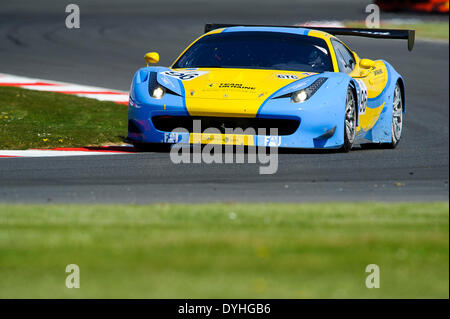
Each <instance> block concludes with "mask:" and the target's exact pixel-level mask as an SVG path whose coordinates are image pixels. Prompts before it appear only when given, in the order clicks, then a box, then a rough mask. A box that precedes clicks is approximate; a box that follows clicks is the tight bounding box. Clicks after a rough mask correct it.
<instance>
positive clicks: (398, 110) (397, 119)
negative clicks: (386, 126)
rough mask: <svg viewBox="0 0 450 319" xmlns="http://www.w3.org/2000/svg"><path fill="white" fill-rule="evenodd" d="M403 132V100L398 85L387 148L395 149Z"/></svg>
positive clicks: (395, 92)
mask: <svg viewBox="0 0 450 319" xmlns="http://www.w3.org/2000/svg"><path fill="white" fill-rule="evenodd" d="M402 131H403V98H402V89H401V88H400V85H399V83H397V84H396V85H395V90H394V102H393V106H392V142H391V143H388V146H389V147H391V148H395V147H396V146H397V145H398V143H399V142H400V138H401V137H402Z"/></svg>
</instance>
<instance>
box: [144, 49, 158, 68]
mask: <svg viewBox="0 0 450 319" xmlns="http://www.w3.org/2000/svg"><path fill="white" fill-rule="evenodd" d="M144 59H145V62H147V66H148V65H149V64H150V63H158V62H159V54H158V52H149V53H147V54H146V55H145V56H144Z"/></svg>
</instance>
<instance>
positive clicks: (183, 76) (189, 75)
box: [161, 70, 208, 81]
mask: <svg viewBox="0 0 450 319" xmlns="http://www.w3.org/2000/svg"><path fill="white" fill-rule="evenodd" d="M161 73H162V74H164V75H167V76H170V77H173V78H176V79H179V80H181V81H190V80H192V79H195V78H196V77H199V76H201V75H203V74H206V73H208V72H207V71H194V70H192V71H191V70H186V71H164V72H161Z"/></svg>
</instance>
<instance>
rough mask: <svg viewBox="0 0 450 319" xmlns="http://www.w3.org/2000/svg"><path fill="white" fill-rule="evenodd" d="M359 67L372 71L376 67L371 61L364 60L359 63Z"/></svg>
mask: <svg viewBox="0 0 450 319" xmlns="http://www.w3.org/2000/svg"><path fill="white" fill-rule="evenodd" d="M359 66H360V67H361V68H363V69H372V68H374V67H375V62H374V61H372V60H369V59H362V60H361V61H359Z"/></svg>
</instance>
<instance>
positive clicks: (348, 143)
mask: <svg viewBox="0 0 450 319" xmlns="http://www.w3.org/2000/svg"><path fill="white" fill-rule="evenodd" d="M355 137H356V99H355V93H354V91H353V89H352V88H351V87H349V88H348V90H347V100H346V102H345V119H344V145H342V148H341V150H342V151H344V152H349V151H350V150H351V149H352V147H353V143H354V142H355Z"/></svg>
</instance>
